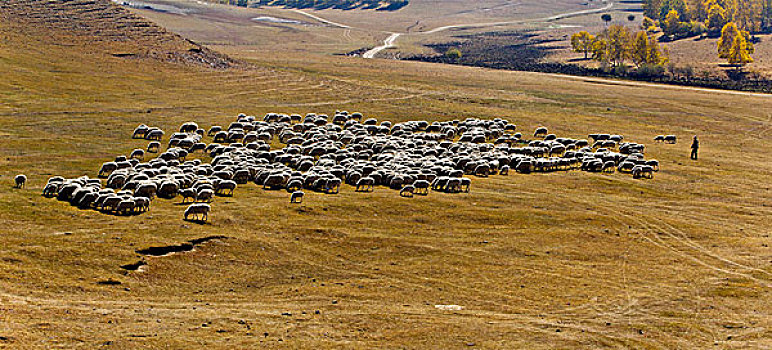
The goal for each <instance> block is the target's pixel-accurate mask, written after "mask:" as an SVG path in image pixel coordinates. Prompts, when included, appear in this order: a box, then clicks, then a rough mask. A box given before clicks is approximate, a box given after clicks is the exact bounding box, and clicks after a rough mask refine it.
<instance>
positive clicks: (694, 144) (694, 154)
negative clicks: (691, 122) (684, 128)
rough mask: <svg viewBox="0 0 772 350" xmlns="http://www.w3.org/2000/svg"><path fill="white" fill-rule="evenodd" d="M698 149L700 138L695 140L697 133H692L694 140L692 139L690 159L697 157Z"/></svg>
mask: <svg viewBox="0 0 772 350" xmlns="http://www.w3.org/2000/svg"><path fill="white" fill-rule="evenodd" d="M699 149H700V140H697V135H694V140H693V141H692V157H691V158H692V159H694V160H696V159H697V151H698V150H699Z"/></svg>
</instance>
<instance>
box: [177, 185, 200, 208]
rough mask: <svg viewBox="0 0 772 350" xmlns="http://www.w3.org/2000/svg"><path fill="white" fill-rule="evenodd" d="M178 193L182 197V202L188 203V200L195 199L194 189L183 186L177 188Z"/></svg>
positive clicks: (192, 200) (193, 200)
mask: <svg viewBox="0 0 772 350" xmlns="http://www.w3.org/2000/svg"><path fill="white" fill-rule="evenodd" d="M179 195H180V197H182V203H183V204H184V203H188V201H191V202H195V201H196V196H197V193H196V190H195V189H192V188H184V189H181V190H179Z"/></svg>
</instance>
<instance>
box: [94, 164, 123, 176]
mask: <svg viewBox="0 0 772 350" xmlns="http://www.w3.org/2000/svg"><path fill="white" fill-rule="evenodd" d="M116 170H118V163H116V162H105V163H103V164H102V167H100V168H99V172H98V173H97V177H101V178H105V177H108V176H109V175H110V174H112V173H113V172H114V171H116Z"/></svg>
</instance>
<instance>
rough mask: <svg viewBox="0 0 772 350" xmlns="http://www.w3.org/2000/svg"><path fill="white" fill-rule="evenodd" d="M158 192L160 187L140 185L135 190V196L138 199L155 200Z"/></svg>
mask: <svg viewBox="0 0 772 350" xmlns="http://www.w3.org/2000/svg"><path fill="white" fill-rule="evenodd" d="M157 192H158V185H156V184H154V183H152V182H148V183H143V184H139V185H138V186H137V187H136V189H135V190H134V195H135V196H137V197H147V198H150V199H153V198H154V197H155V196H156V194H157Z"/></svg>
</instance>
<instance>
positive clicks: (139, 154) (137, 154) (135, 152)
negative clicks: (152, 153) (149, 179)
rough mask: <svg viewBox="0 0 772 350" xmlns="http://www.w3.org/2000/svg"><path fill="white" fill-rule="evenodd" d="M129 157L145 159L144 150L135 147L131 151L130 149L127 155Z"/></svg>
mask: <svg viewBox="0 0 772 350" xmlns="http://www.w3.org/2000/svg"><path fill="white" fill-rule="evenodd" d="M129 159H139V160H143V159H145V150H143V149H140V148H136V149H134V150H133V151H131V155H129Z"/></svg>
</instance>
